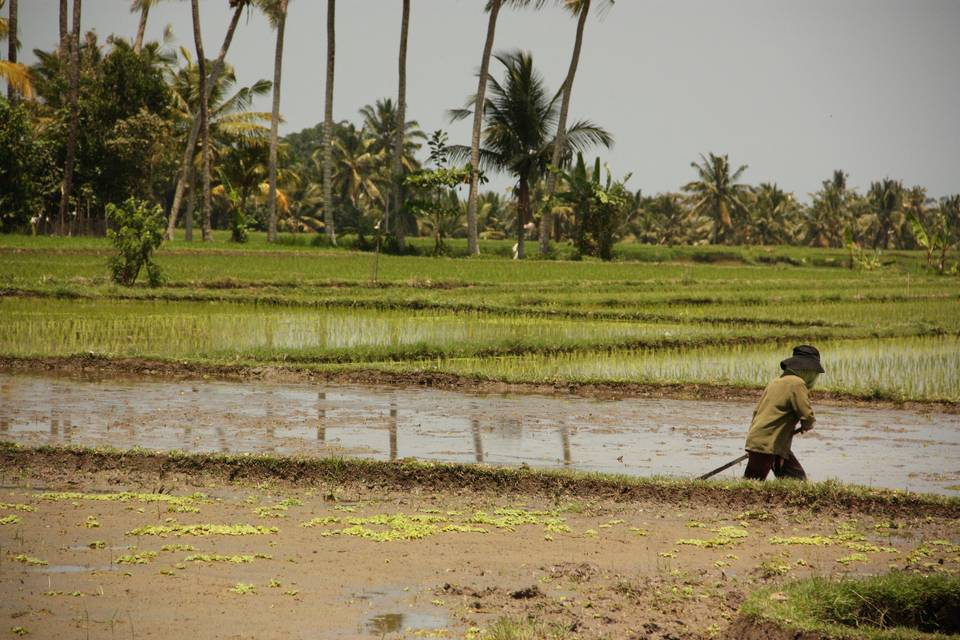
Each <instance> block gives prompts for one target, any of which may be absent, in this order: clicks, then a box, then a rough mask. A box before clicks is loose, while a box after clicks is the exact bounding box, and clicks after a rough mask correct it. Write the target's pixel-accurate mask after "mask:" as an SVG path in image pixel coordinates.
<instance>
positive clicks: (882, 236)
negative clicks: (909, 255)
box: [867, 178, 903, 249]
mask: <svg viewBox="0 0 960 640" xmlns="http://www.w3.org/2000/svg"><path fill="white" fill-rule="evenodd" d="M867 199H868V201H869V203H870V208H871V209H872V210H873V216H874V220H875V222H876V235H875V236H874V239H873V248H874V249H879V248H881V247H882V248H884V249H886V248H887V247H888V246H889V245H890V235H891V231H893V230H894V227H895V226H897V224H896V223H897V221H896V220H895V219H894V218H895V217H897V216H898V215H901V214H902V204H903V184H902V183H901V182H900V181H899V180H891V179H890V178H884V179H883V180H881V181H880V182H874V183H873V184H871V185H870V191H868V192H867Z"/></svg>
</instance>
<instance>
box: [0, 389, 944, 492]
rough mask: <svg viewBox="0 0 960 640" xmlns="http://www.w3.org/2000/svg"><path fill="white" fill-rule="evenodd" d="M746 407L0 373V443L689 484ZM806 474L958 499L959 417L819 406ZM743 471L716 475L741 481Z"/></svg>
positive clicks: (716, 456) (734, 451)
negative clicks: (664, 478) (436, 463)
mask: <svg viewBox="0 0 960 640" xmlns="http://www.w3.org/2000/svg"><path fill="white" fill-rule="evenodd" d="M753 407H754V404H753V401H751V400H747V401H697V400H672V399H633V398H621V399H606V400H600V399H590V398H584V397H577V396H572V395H569V394H564V395H553V396H550V395H536V394H469V393H463V392H455V391H440V390H435V389H427V388H422V387H389V386H360V385H331V384H327V385H310V384H276V383H262V382H257V383H252V382H247V383H243V382H228V381H211V380H180V381H152V380H149V379H146V378H139V379H129V378H127V379H125V378H103V379H98V380H78V379H76V378H72V377H55V376H39V375H19V376H13V375H8V374H3V373H0V440H9V441H13V442H19V443H23V444H28V445H40V444H50V445H67V444H70V445H81V446H108V447H114V448H120V449H130V448H134V447H144V448H147V449H153V450H166V451H170V450H174V449H179V450H183V451H190V452H222V453H273V454H283V455H306V456H312V457H320V456H340V455H349V456H359V457H369V458H375V459H379V460H396V459H400V458H407V457H414V458H418V459H426V460H441V461H448V462H484V463H488V464H505V465H518V464H522V463H526V464H528V465H530V466H532V467H554V468H569V469H575V470H581V471H601V472H607V473H624V474H629V475H637V476H650V475H675V476H688V477H689V476H694V475H699V474H700V473H704V472H705V471H707V470H709V469H711V468H714V467H716V466H719V465H720V464H721V463H723V462H725V461H726V460H728V459H731V458H733V457H736V456H737V455H739V454H740V452H741V450H742V447H743V441H744V435H745V432H746V429H747V426H748V425H749V423H750V418H751V413H752V411H753ZM817 409H818V411H817V415H818V416H819V421H818V426H817V429H816V430H815V431H814V432H812V433H810V434H809V435H806V436H804V437H802V438H797V440H796V442H795V450H796V452H797V455H798V456H799V457H800V458H801V460H802V462H803V464H804V465H805V467H806V469H807V471H808V473H809V474H810V476H811V478H814V479H819V480H824V479H828V478H837V479H840V480H842V481H844V482H847V483H854V484H861V485H866V486H878V487H886V488H893V489H909V490H913V491H922V492H933V493H942V494H947V495H958V494H960V468H957V467H956V465H955V464H952V461H956V460H958V459H960V415H957V414H949V413H941V412H936V411H933V412H931V411H924V412H919V411H908V410H898V409H891V408H871V407H864V406H844V405H837V404H823V405H820V406H818V407H817ZM742 473H743V468H742V466H739V465H738V466H736V467H733V468H732V469H731V470H730V471H728V472H726V473H725V474H724V475H723V476H721V477H728V478H729V477H735V476H738V475H742Z"/></svg>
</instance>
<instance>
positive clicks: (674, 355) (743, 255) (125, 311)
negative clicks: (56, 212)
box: [0, 236, 960, 403]
mask: <svg viewBox="0 0 960 640" xmlns="http://www.w3.org/2000/svg"><path fill="white" fill-rule="evenodd" d="M491 246H492V248H488V253H489V254H490V255H488V256H486V257H480V258H470V259H465V258H426V257H415V256H403V257H397V256H387V255H383V256H379V257H378V256H374V255H372V254H370V253H361V252H354V251H348V250H343V249H330V248H314V247H311V246H309V244H307V243H304V242H300V241H299V239H298V238H297V237H288V238H287V240H286V241H284V242H282V243H279V244H275V245H267V244H266V243H265V242H264V241H263V239H262V238H261V237H260V236H254V239H253V240H252V241H251V243H250V244H248V245H235V244H230V243H228V242H226V241H225V240H224V239H223V238H222V237H219V236H218V238H217V240H216V241H215V242H213V243H209V244H206V245H204V244H202V243H191V244H188V243H185V242H182V241H178V242H174V243H171V244H169V245H167V246H166V247H165V248H164V249H162V250H161V252H160V254H159V257H158V262H159V263H160V265H161V267H162V269H163V272H164V278H165V280H164V284H163V286H161V287H158V288H147V287H146V286H142V285H138V286H135V287H131V288H121V287H117V286H115V285H113V284H111V283H110V282H109V280H108V279H107V277H106V267H105V264H106V257H107V256H108V255H109V248H108V246H107V245H106V244H105V241H103V240H102V239H92V238H76V239H71V238H26V237H22V236H5V237H2V238H0V291H2V293H3V295H2V297H0V355H2V356H6V357H8V358H17V359H19V361H21V362H22V361H23V360H25V359H26V360H30V359H42V358H60V359H63V358H69V357H71V356H90V355H95V356H98V357H102V358H107V359H133V358H137V359H149V360H158V361H180V362H189V363H191V364H192V365H195V366H203V365H204V364H208V365H211V366H214V365H216V366H222V365H227V364H234V365H244V366H262V365H270V366H281V367H297V368H300V369H315V370H317V371H327V372H330V371H343V370H348V371H367V372H370V373H371V375H373V376H376V373H377V372H384V373H389V374H390V375H391V376H396V375H407V374H417V373H424V372H427V373H442V374H445V375H450V376H454V377H458V378H461V379H463V380H465V381H469V380H488V381H502V382H509V383H512V384H524V383H531V384H545V383H547V384H563V383H590V384H601V385H603V384H608V385H614V386H615V385H622V384H624V383H640V384H646V385H698V386H702V385H706V386H716V387H732V388H759V387H762V386H763V385H764V384H765V383H766V382H767V381H768V380H769V379H770V378H771V377H772V376H775V375H776V374H777V363H778V362H779V360H780V359H781V358H782V357H784V356H785V355H788V354H789V349H790V347H791V346H792V345H793V344H797V343H801V342H803V343H814V344H816V345H818V346H819V347H820V348H821V350H822V352H823V354H824V362H825V365H826V367H827V369H828V373H827V375H825V376H822V377H821V380H820V381H819V382H818V384H819V388H820V389H823V390H826V391H831V392H837V393H842V394H846V395H849V396H852V397H856V398H862V399H887V400H910V401H938V402H947V403H955V402H958V401H960V376H958V375H957V374H958V367H960V343H958V335H960V281H958V279H957V278H955V277H942V276H941V277H938V276H931V275H928V274H927V273H926V272H924V271H923V269H922V262H923V259H922V258H923V257H922V255H920V254H919V253H909V252H899V253H893V254H891V255H889V256H887V258H886V259H885V262H886V264H885V266H884V267H882V268H880V269H879V270H876V271H853V270H850V269H848V268H845V266H844V264H843V253H842V252H840V251H836V250H823V251H814V250H810V249H793V248H775V249H774V248H771V249H765V248H753V247H751V248H726V247H707V248H703V247H701V248H696V247H686V248H683V249H670V250H668V249H667V248H662V247H646V248H644V247H629V246H625V247H622V248H621V251H620V252H619V253H618V256H619V259H618V260H615V261H614V262H611V263H606V264H605V263H600V262H593V261H562V260H559V261H543V260H529V261H526V262H523V263H516V262H513V261H511V260H508V259H504V258H502V257H499V253H501V252H500V248H499V245H496V243H493V244H492V245H491ZM657 259H659V260H661V261H655V260H657Z"/></svg>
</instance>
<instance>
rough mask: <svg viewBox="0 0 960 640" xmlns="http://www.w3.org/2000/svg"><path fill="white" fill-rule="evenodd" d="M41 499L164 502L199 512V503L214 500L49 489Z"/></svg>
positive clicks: (172, 509)
mask: <svg viewBox="0 0 960 640" xmlns="http://www.w3.org/2000/svg"><path fill="white" fill-rule="evenodd" d="M39 498H40V499H41V500H48V501H52V502H77V501H81V500H91V501H99V502H136V503H141V504H150V503H163V504H166V505H167V511H169V512H172V513H199V512H200V509H199V508H198V507H197V505H198V504H200V503H203V502H212V501H211V500H210V499H209V498H208V497H207V496H206V495H205V494H203V493H194V494H191V495H188V496H171V495H168V494H165V493H132V492H128V491H124V492H121V493H78V492H72V491H48V492H46V493H41V494H40V496H39Z"/></svg>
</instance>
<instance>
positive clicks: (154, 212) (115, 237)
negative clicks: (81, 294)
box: [106, 198, 166, 287]
mask: <svg viewBox="0 0 960 640" xmlns="http://www.w3.org/2000/svg"><path fill="white" fill-rule="evenodd" d="M106 212H107V221H108V222H109V223H110V225H111V227H112V228H111V229H109V230H108V231H107V237H109V238H110V241H111V242H113V246H114V248H116V250H117V255H115V256H112V257H111V258H110V260H109V262H108V263H107V264H108V266H109V267H110V274H111V276H112V277H113V281H114V282H116V283H117V284H120V285H123V286H125V287H130V286H133V284H134V283H135V282H136V281H137V277H138V276H139V275H140V271H141V270H142V269H146V271H147V282H148V283H149V285H150V286H151V287H156V286H158V285H159V284H160V283H161V277H160V267H159V266H158V265H157V264H156V263H155V262H153V261H152V260H151V257H152V255H153V252H154V250H155V249H157V248H158V247H159V246H160V243H161V242H163V233H164V231H165V229H166V220H165V218H164V216H163V210H162V209H161V208H160V207H159V206H157V205H150V204H149V203H147V202H145V201H143V200H138V199H136V198H128V199H127V200H126V201H125V202H124V203H123V204H122V205H120V206H117V205H115V204H112V203H111V204H108V205H107V210H106Z"/></svg>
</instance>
